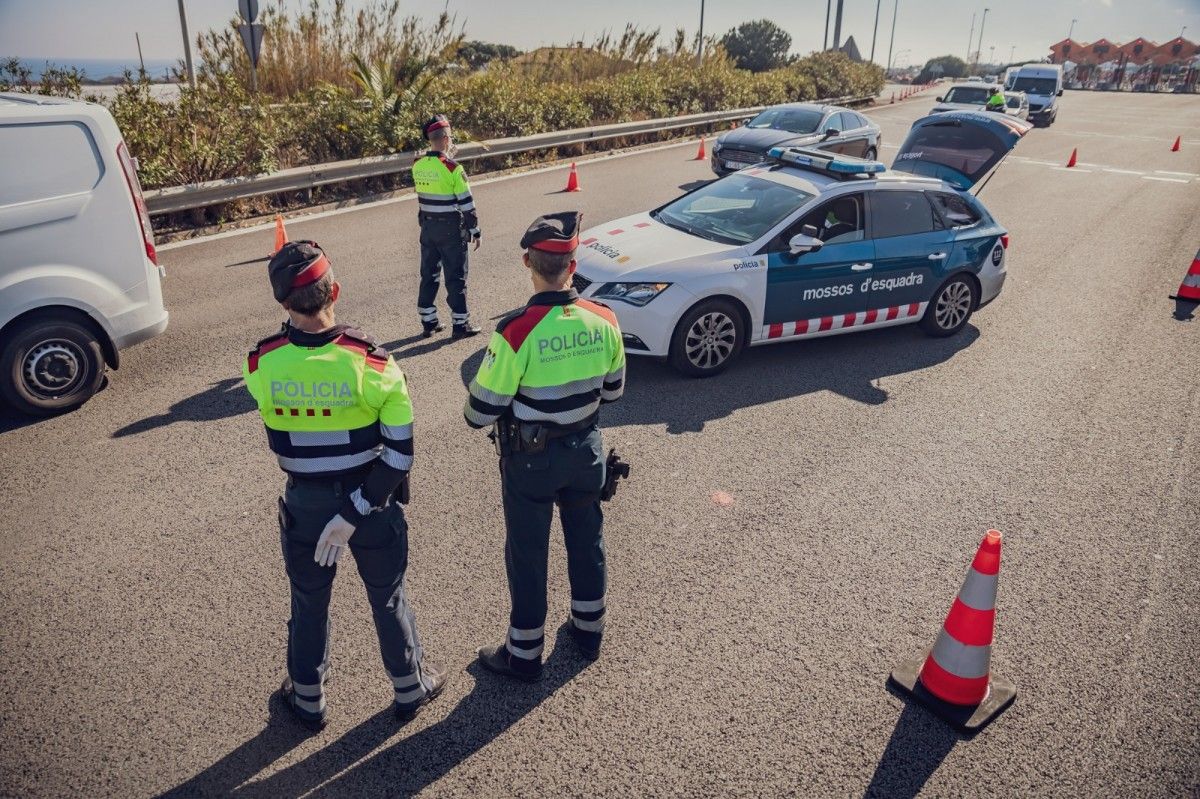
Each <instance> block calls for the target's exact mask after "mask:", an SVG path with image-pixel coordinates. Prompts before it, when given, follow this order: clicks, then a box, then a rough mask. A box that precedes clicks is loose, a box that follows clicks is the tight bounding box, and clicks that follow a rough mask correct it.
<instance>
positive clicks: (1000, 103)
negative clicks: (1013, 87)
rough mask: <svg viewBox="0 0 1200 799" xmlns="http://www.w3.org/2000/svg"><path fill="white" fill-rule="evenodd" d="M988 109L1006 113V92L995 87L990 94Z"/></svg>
mask: <svg viewBox="0 0 1200 799" xmlns="http://www.w3.org/2000/svg"><path fill="white" fill-rule="evenodd" d="M986 108H987V110H988V111H1000V112H1003V111H1004V108H1005V105H1004V92H1002V91H1000V89H999V87H996V86H993V87H992V90H991V91H990V92H988V98H987V106H986Z"/></svg>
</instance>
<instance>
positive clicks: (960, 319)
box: [921, 275, 979, 337]
mask: <svg viewBox="0 0 1200 799" xmlns="http://www.w3.org/2000/svg"><path fill="white" fill-rule="evenodd" d="M978 305H979V288H978V286H977V285H976V284H975V281H974V280H972V279H971V278H969V277H967V276H965V275H958V276H957V277H952V278H950V280H947V281H946V282H945V283H943V284H942V287H941V288H939V289H938V290H937V293H936V294H934V295H933V301H932V302H930V303H929V307H928V308H927V309H926V311H925V316H923V317H922V318H921V328H922V329H923V330H924V331H925V332H926V333H928V334H929V335H931V336H939V337H940V336H953V335H954V334H955V333H957V332H958V331H960V330H962V329H963V327H964V326H965V325H966V324H967V320H969V319H970V318H971V314H972V312H974V310H975V308H976V306H978Z"/></svg>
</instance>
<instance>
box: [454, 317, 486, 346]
mask: <svg viewBox="0 0 1200 799" xmlns="http://www.w3.org/2000/svg"><path fill="white" fill-rule="evenodd" d="M482 332H483V331H482V330H480V329H479V328H478V327H476V326H475V325H473V324H471V323H470V322H464V323H462V324H461V325H455V326H454V327H452V328H451V329H450V340H451V341H458V340H459V339H460V338H470V337H471V336H478V335H479V334H480V333H482Z"/></svg>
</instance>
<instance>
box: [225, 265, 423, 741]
mask: <svg viewBox="0 0 1200 799" xmlns="http://www.w3.org/2000/svg"><path fill="white" fill-rule="evenodd" d="M268 272H269V275H270V280H271V288H272V290H273V292H274V294H275V299H276V300H277V301H278V302H279V303H280V304H282V305H283V307H284V309H285V310H286V311H287V312H288V316H289V317H290V319H289V321H288V322H286V323H285V324H284V325H283V329H282V330H280V331H279V332H278V333H276V334H275V335H273V336H269V337H268V338H265V339H263V340H262V341H260V342H259V343H258V345H257V346H256V347H255V348H254V349H253V350H251V351H250V355H249V356H248V357H247V359H246V361H245V363H244V364H243V366H242V373H243V376H244V377H245V379H246V387H247V388H248V389H249V390H250V393H251V395H253V397H254V399H255V401H256V402H257V403H258V410H259V413H261V414H262V418H263V422H264V424H265V425H266V428H267V441H268V443H269V444H270V447H271V451H272V452H274V453H275V456H276V457H277V458H278V460H279V466H280V468H281V469H283V470H284V472H286V473H287V475H288V477H287V488H286V489H285V490H284V494H283V497H281V498H280V500H279V527H280V539H281V542H282V545H283V559H284V565H285V567H286V569H287V575H288V579H289V581H290V582H291V588H292V615H291V620H290V621H289V622H288V636H287V638H288V645H287V672H288V676H287V679H285V680H284V682H283V686H282V688H281V691H282V693H283V697H284V699H285V701H286V702H287V705H288V707H289V708H290V709H291V710H292V712H293V713H294V714H295V715H296V716H297V717H298V718H299V719H300V721H301V722H302V723H303V724H304V725H305V726H306V727H308V728H309V729H312V730H319V729H321V728H322V727H324V726H325V691H324V685H325V680H326V678H327V677H328V675H329V597H330V594H331V593H332V589H333V578H334V575H335V573H336V571H337V562H338V559H339V558H340V557H341V556H342V553H343V552H344V551H345V549H346V547H347V546H348V547H349V548H350V551H351V553H353V555H354V560H355V564H356V565H357V566H358V573H359V576H360V577H361V578H362V581H363V584H364V585H365V586H366V589H367V599H368V600H369V602H370V604H371V611H372V614H373V615H374V620H375V629H376V632H377V633H378V635H379V650H380V653H381V654H382V655H383V665H384V667H385V668H386V669H387V672H388V676H389V677H390V678H391V681H392V686H393V688H394V690H395V703H394V709H395V712H396V715H397V716H398V717H399V718H400V720H401V721H407V720H408V719H410V718H411V717H412V716H413V715H414V714H416V712H417V711H418V710H419V709H420V708H421V707H422V706H424V705H426V704H428V703H429V702H430V701H432V700H433V699H434V698H435V697H436V696H437V695H438V694H439V693H441V691H442V687H443V685H444V684H445V681H446V669H445V668H444V667H443V666H441V665H440V664H436V663H432V662H430V661H428V660H425V659H424V658H423V653H422V649H421V641H420V639H419V638H418V636H417V628H416V620H415V619H414V618H413V613H412V608H411V607H410V606H409V604H408V600H407V598H406V596H405V585H404V572H405V569H406V568H407V566H408V525H407V523H406V522H405V520H404V512H403V510H402V509H401V507H400V504H399V503H403V502H406V501H407V488H408V472H409V469H411V468H412V461H413V439H412V420H413V419H412V403H411V402H410V400H409V396H408V388H407V385H406V383H405V379H404V373H403V372H401V371H400V368H399V367H398V366H396V362H395V361H393V360H392V357H391V356H390V355H389V354H388V353H387V351H386V350H381V349H379V348H377V346H376V345H375V342H374V340H373V339H371V338H370V337H368V336H366V335H364V334H363V333H361V332H359V331H357V330H354V329H353V328H350V327H348V326H347V325H339V324H337V323H336V322H335V321H334V315H333V306H334V303H336V302H337V299H338V295H339V292H340V291H341V288H340V286H339V284H338V283H337V282H335V281H334V279H333V272H332V270H331V268H330V265H329V259H328V258H327V257H326V256H325V253H324V252H322V251H321V249H320V248H319V247H318V246H317V245H316V243H315V242H311V241H301V242H288V243H287V244H285V245H284V246H283V247H282V248H281V249H280V250H279V252H278V253H276V254H275V256H274V257H273V258H272V259H271V263H270V265H269V266H268Z"/></svg>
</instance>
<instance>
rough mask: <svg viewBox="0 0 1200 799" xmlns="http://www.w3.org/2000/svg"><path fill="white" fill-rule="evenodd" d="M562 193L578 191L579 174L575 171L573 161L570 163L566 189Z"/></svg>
mask: <svg viewBox="0 0 1200 799" xmlns="http://www.w3.org/2000/svg"><path fill="white" fill-rule="evenodd" d="M563 191H564V192H567V191H579V173H577V172H576V171H575V162H574V161H572V162H571V171H570V173H568V174H567V187H566V188H565V189H563Z"/></svg>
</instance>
